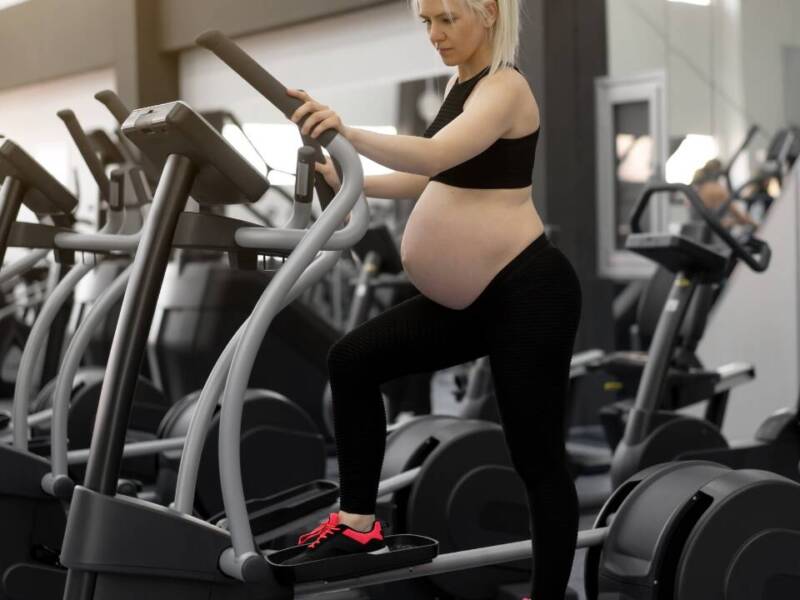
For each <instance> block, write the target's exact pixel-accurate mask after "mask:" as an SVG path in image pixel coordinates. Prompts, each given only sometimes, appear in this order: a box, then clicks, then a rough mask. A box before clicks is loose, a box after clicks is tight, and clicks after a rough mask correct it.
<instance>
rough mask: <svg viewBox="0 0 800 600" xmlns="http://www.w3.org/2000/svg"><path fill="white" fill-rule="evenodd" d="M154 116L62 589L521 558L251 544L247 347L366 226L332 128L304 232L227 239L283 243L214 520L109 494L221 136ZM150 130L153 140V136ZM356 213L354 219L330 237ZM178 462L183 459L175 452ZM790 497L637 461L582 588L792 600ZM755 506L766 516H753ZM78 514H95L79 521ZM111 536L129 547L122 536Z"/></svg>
mask: <svg viewBox="0 0 800 600" xmlns="http://www.w3.org/2000/svg"><path fill="white" fill-rule="evenodd" d="M198 41H199V43H200V44H201V45H203V46H205V47H208V48H211V49H213V51H214V52H215V53H217V54H218V55H219V56H221V57H222V58H223V59H224V60H225V61H226V62H227V63H228V64H230V65H231V66H233V67H234V68H235V69H236V70H237V71H238V72H239V73H240V74H242V75H243V76H244V77H245V78H246V79H247V80H248V81H250V82H251V83H253V85H254V86H255V87H256V88H257V89H258V90H259V91H261V92H262V93H264V94H265V95H266V96H267V97H268V98H269V99H270V100H271V101H272V102H273V103H274V104H276V105H277V106H279V107H280V108H281V110H282V111H283V112H284V113H285V114H287V115H290V114H292V113H293V111H294V109H296V107H297V106H298V102H297V101H296V100H294V99H290V98H289V97H288V96H287V95H286V92H285V88H283V86H281V85H280V84H279V83H278V82H276V81H275V80H274V79H273V78H271V76H269V75H268V74H267V73H265V72H264V71H263V70H262V69H261V68H260V67H259V66H258V65H257V64H256V63H255V62H254V61H252V59H250V58H249V57H248V56H247V55H245V54H244V53H243V52H242V51H241V50H240V49H239V48H238V47H236V46H235V45H234V44H233V43H232V42H230V41H229V40H227V39H226V38H224V36H222V34H220V33H218V32H214V33H210V34H205V35H204V36H201V38H200V39H199V40H198ZM154 123H159V127H158V128H157V135H158V138H159V139H160V143H162V144H164V145H165V148H168V149H167V150H166V152H168V153H169V154H170V157H169V159H168V162H167V170H166V173H165V178H164V180H163V181H162V184H161V186H160V188H159V191H158V192H157V194H156V201H155V206H154V211H153V214H155V215H158V216H159V217H160V218H155V219H151V220H149V221H148V224H147V225H146V235H145V243H144V244H143V247H142V248H141V250H140V252H139V253H138V254H137V257H136V261H135V267H134V268H135V271H136V272H137V277H134V279H133V281H132V285H131V287H130V288H129V289H128V292H127V294H126V296H127V297H126V300H125V302H124V304H123V310H122V315H121V318H120V328H119V330H118V332H117V336H116V339H115V344H114V348H115V355H117V356H118V357H119V358H118V359H117V356H115V361H112V366H114V368H112V369H110V372H109V377H108V378H107V380H106V385H107V387H106V389H105V390H104V394H103V398H104V403H103V408H104V410H103V411H101V419H100V421H101V422H100V423H99V424H98V432H99V433H98V436H97V438H96V441H95V444H94V445H93V448H92V460H91V461H90V469H89V473H88V477H87V482H86V487H79V488H77V489H76V492H75V495H74V498H73V506H72V510H71V512H70V515H69V523H68V528H67V534H66V538H65V546H64V550H63V552H62V555H61V560H62V562H63V563H64V564H65V565H67V566H68V567H69V568H70V574H69V576H68V581H67V588H66V592H65V596H64V597H65V598H66V599H67V600H88V599H90V598H97V599H101V598H108V599H111V598H113V599H114V600H132V599H133V598H137V599H138V598H141V597H142V596H147V597H148V598H151V599H153V600H161V599H167V598H169V599H170V600H188V599H190V598H196V597H209V598H214V599H215V600H222V599H230V600H234V599H235V600H242V599H244V598H249V599H251V600H252V599H263V600H267V599H269V600H284V599H289V598H293V597H294V596H295V594H313V593H320V592H325V593H329V592H335V591H339V590H345V589H358V588H360V587H364V586H367V585H375V584H378V583H383V582H389V581H398V580H403V579H412V578H417V577H423V576H431V575H442V574H444V573H451V572H454V571H463V570H468V569H473V568H476V567H482V566H487V565H491V564H498V563H506V562H509V561H514V560H522V559H526V558H530V555H531V543H530V541H529V540H525V541H521V542H516V543H511V544H504V545H500V546H493V547H488V548H478V549H475V550H470V551H465V552H459V553H452V554H443V555H441V556H437V554H438V549H437V543H436V541H435V540H433V539H430V538H427V537H424V536H415V535H409V534H404V535H396V536H389V537H388V538H387V543H388V546H389V549H390V551H389V552H386V553H383V554H379V555H358V556H348V557H341V558H334V559H329V560H322V561H314V562H311V563H307V564H305V565H302V566H300V567H295V568H289V567H285V566H282V562H283V561H285V560H286V559H288V558H290V557H292V556H295V555H296V554H297V553H299V552H301V551H303V550H304V547H302V546H298V547H295V548H289V549H287V550H285V551H282V552H278V553H273V554H270V555H269V556H266V555H265V554H264V553H262V552H261V550H260V549H259V548H258V547H257V546H256V544H255V541H254V537H253V531H252V528H251V522H250V517H251V516H255V515H249V514H248V509H247V505H246V502H245V498H244V493H243V489H242V482H241V471H240V467H241V462H240V457H239V455H238V444H237V443H236V440H237V438H238V432H239V428H240V419H241V416H242V400H243V397H244V394H245V390H246V386H247V383H246V381H247V377H246V375H247V374H248V373H249V371H250V370H251V369H252V367H253V361H254V357H255V354H256V353H255V350H254V344H255V348H257V343H256V342H258V340H259V339H260V338H261V337H262V336H263V335H264V333H265V331H266V329H267V328H268V324H269V320H270V319H271V318H272V317H273V316H274V314H275V313H276V312H277V311H278V310H279V309H280V306H281V305H282V304H283V303H284V302H285V300H286V298H287V296H289V297H292V296H293V295H294V294H296V293H298V292H299V291H302V289H303V287H305V286H307V285H308V281H309V277H311V275H310V273H313V271H314V267H315V265H317V264H318V261H319V260H320V259H319V258H317V259H316V260H315V259H314V257H315V256H316V255H317V253H318V252H319V251H320V250H323V249H326V250H328V251H331V248H341V247H343V246H346V245H351V244H352V242H353V238H357V237H358V236H359V235H361V234H362V233H363V231H364V229H365V228H366V224H367V220H368V216H367V209H366V206H365V202H363V197H362V194H361V192H362V189H361V182H362V181H363V177H362V173H361V168H360V162H359V160H358V157H357V155H356V153H355V152H354V151H353V149H352V147H351V146H349V145H348V144H347V143H346V142H345V141H344V140H343V139H342V138H341V137H340V136H337V135H335V134H334V133H333V132H326V134H323V136H321V140H322V141H323V143H324V144H325V145H326V146H327V148H328V149H329V151H330V152H331V155H332V156H333V158H334V159H335V160H337V161H338V162H339V163H340V164H341V165H342V168H343V171H344V177H343V181H342V188H341V190H340V192H339V194H338V195H337V198H336V199H335V200H334V202H332V204H331V206H330V207H329V210H328V211H326V213H325V214H323V216H322V218H321V219H320V220H319V221H317V223H316V224H315V226H314V227H313V228H312V229H311V230H310V231H309V232H308V233H307V234H305V235H304V234H303V233H302V232H300V231H285V232H274V231H269V230H264V231H258V230H255V229H251V230H249V231H248V230H245V231H240V232H239V233H238V235H237V237H236V240H237V243H238V244H240V245H241V246H243V247H247V248H251V249H252V248H260V249H261V250H262V251H264V252H278V251H290V250H291V249H294V250H293V251H291V252H290V255H289V258H288V260H287V261H286V263H285V265H284V266H283V268H282V269H281V271H279V273H278V275H276V277H275V278H274V279H273V281H272V282H271V283H270V285H269V286H268V289H267V291H266V292H265V296H264V297H262V300H261V301H260V302H259V305H258V306H257V309H256V311H255V312H254V314H253V315H252V316H251V317H250V319H249V320H248V325H247V326H246V327H245V328H244V330H243V331H242V333H241V337H240V338H239V339H238V340H235V343H234V344H233V346H234V348H233V349H232V350H231V360H230V363H229V364H230V369H229V374H228V378H227V384H228V385H227V389H226V391H225V397H224V400H223V411H222V423H221V429H220V472H221V476H222V477H223V480H224V485H223V490H224V502H225V508H226V521H225V523H224V525H225V527H224V528H223V527H221V526H219V525H217V526H214V525H210V524H208V523H206V522H203V521H200V520H198V519H196V518H194V517H192V516H191V515H189V514H186V513H185V512H184V511H181V510H180V509H178V508H177V506H176V509H175V510H164V509H159V508H157V507H153V506H152V505H150V504H148V503H146V502H142V501H140V500H134V499H127V498H123V497H117V498H114V497H113V496H112V493H113V491H112V490H111V489H110V486H109V477H110V476H112V475H113V474H114V472H115V471H116V469H117V465H118V459H117V458H116V457H117V455H118V453H119V449H120V447H121V440H120V439H119V430H120V424H121V423H123V422H124V417H125V415H126V414H127V413H128V412H129V411H130V397H129V392H128V391H126V384H125V381H126V379H127V378H129V377H130V375H129V374H128V373H129V372H128V371H127V370H126V369H125V368H124V363H128V362H131V363H132V362H135V361H136V360H138V359H140V358H141V353H142V344H141V343H140V342H141V340H137V339H136V338H137V332H136V321H137V316H138V317H145V316H147V313H148V312H151V311H152V310H153V304H154V301H155V299H154V293H153V290H152V286H151V285H150V284H149V283H148V282H149V281H150V279H151V276H152V275H154V274H156V272H157V271H159V270H161V269H163V268H164V264H165V261H164V260H163V258H159V257H161V256H162V251H163V248H164V247H165V245H166V242H167V241H168V238H169V237H170V236H171V234H172V232H173V231H174V227H175V221H176V219H177V214H178V212H179V211H180V209H181V207H182V205H183V203H184V202H185V200H186V198H187V196H188V193H189V189H190V188H191V185H192V183H193V181H194V176H195V173H197V171H198V170H199V168H200V165H203V164H208V163H207V161H208V157H209V156H219V155H220V154H219V151H220V145H219V140H217V139H215V138H214V137H213V136H211V135H209V133H208V131H206V130H202V129H201V130H200V131H194V129H195V126H196V127H202V123H201V122H199V121H197V120H196V119H194V118H193V117H192V116H191V113H188V112H187V109H186V108H185V107H184V105H180V104H179V105H177V106H176V105H166V106H161V107H151V108H149V109H142V110H141V111H137V112H135V113H134V114H133V115H132V116H131V119H130V120H129V121H128V122H127V123H126V129H129V130H130V131H131V132H132V133H133V132H134V131H135V130H139V132H140V133H142V135H144V132H145V131H149V132H152V131H153V127H152V125H153V124H154ZM148 137H149V139H150V140H153V139H154V138H153V134H152V133H150V134H149V136H148ZM187 138H188V139H191V140H195V141H197V142H202V143H200V144H192V145H187V144H182V143H181V140H182V139H184V140H185V139H187ZM151 143H156V142H155V141H153V142H151ZM245 164H246V163H245V162H244V161H243V160H242V159H240V160H239V161H238V162H237V161H236V160H235V157H234V156H233V155H231V156H229V160H227V161H225V162H223V163H222V168H223V169H224V171H223V172H225V173H226V174H228V175H229V176H231V177H233V179H232V181H233V182H238V183H239V185H240V186H241V187H240V189H247V186H248V181H249V172H248V171H247V170H246V167H245ZM359 199H361V202H358V201H359ZM354 208H355V210H354V211H353V213H352V217H351V220H350V222H349V223H348V224H347V226H346V227H345V228H343V229H342V230H341V231H338V232H337V231H336V228H337V227H338V226H339V224H340V223H341V222H342V220H343V219H344V217H345V216H346V215H347V213H348V212H350V210H351V209H354ZM278 233H281V234H283V235H277V234H278ZM655 237H656V238H657V237H658V236H655ZM639 241H640V242H641V243H642V244H647V243H648V242H651V243H656V241H657V240H656V239H654V237H653V236H645V235H643V236H642V237H641V238H640V240H639ZM678 248H679V250H678V252H679V253H680V254H681V255H683V253H687V254H688V255H689V256H692V255H693V251H692V249H691V247H687V246H685V245H683V244H679V246H678ZM309 269H310V270H309ZM138 337H139V338H140V337H141V335H139V336H138ZM242 375H244V377H242ZM198 431H200V430H198ZM187 445H188V444H187ZM187 456H188V455H187V454H186V453H185V454H184V460H186V459H187ZM306 500H307V498H304V497H298V498H296V500H295V501H294V502H291V500H290V499H287V498H285V497H284V498H281V499H280V503H279V504H280V510H278V511H276V513H275V514H274V515H273V516H275V521H281V520H282V522H284V523H291V522H296V521H298V516H302V515H303V514H307V510H306V509H308V508H309V507H308V505H307V502H306ZM798 502H800V485H797V484H796V483H794V482H792V481H789V480H787V479H785V478H783V477H780V476H778V475H775V474H771V473H764V472H759V471H731V470H729V469H727V468H726V467H723V466H719V465H714V464H710V463H705V462H688V463H673V464H666V465H660V466H657V467H653V468H652V469H649V470H647V471H644V472H642V473H640V474H638V475H636V476H634V477H632V478H631V479H629V480H628V481H626V482H625V484H624V485H623V486H621V487H620V489H619V490H618V491H617V493H616V494H615V496H614V497H613V499H612V501H611V502H610V503H609V504H608V505H607V507H606V508H607V510H606V511H605V517H604V519H605V523H604V525H603V527H602V528H599V529H594V530H590V531H585V532H581V533H580V535H579V538H578V546H579V547H587V546H591V547H598V546H600V545H602V544H603V542H604V541H605V542H606V547H605V548H604V550H603V551H602V552H601V554H600V557H599V567H598V569H596V570H595V571H593V573H591V574H590V579H589V586H591V587H590V589H589V590H588V591H589V592H590V597H591V598H593V599H594V598H609V597H611V598H613V597H627V598H630V599H634V600H639V599H645V598H651V599H653V598H657V597H659V594H661V590H662V589H666V590H673V591H674V595H676V596H677V597H679V598H681V600H700V599H703V600H706V599H707V598H722V599H724V600H740V599H741V600H744V599H745V598H747V599H748V600H750V599H752V598H753V597H754V596H755V597H758V596H759V595H762V596H763V594H765V593H767V594H773V595H772V596H770V597H776V594H778V593H783V594H785V597H786V598H789V597H790V596H789V595H788V594H792V593H793V594H795V595H794V596H791V597H796V594H797V591H798V590H800V566H798V565H797V561H796V560H795V557H796V555H797V554H798V553H800V514H798V511H797V509H796V507H797V503H798ZM765 505H766V506H768V507H769V510H760V511H756V510H754V508H755V507H758V506H761V507H763V506H765ZM288 509H291V510H288ZM262 516H263V515H262ZM612 517H613V518H612ZM87 523H90V524H91V526H90V530H89V531H87V528H86V524H87ZM643 534H646V535H643ZM120 539H124V540H126V541H130V543H127V544H124V545H121V544H119V540H120ZM710 554H712V555H713V556H709V555H710ZM632 556H633V557H635V559H634V560H632V559H631V557H632ZM662 597H663V596H662Z"/></svg>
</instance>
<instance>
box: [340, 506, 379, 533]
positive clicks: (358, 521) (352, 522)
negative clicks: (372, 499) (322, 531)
mask: <svg viewBox="0 0 800 600" xmlns="http://www.w3.org/2000/svg"><path fill="white" fill-rule="evenodd" d="M339 523H341V524H342V525H347V526H348V527H350V528H351V529H355V530H356V531H361V532H364V533H366V532H368V531H372V526H373V525H374V524H375V515H359V514H355V513H348V512H345V511H343V510H340V511H339Z"/></svg>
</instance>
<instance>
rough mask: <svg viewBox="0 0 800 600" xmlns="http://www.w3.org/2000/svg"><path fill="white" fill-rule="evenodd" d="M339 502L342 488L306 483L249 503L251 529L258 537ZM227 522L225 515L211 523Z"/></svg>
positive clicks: (319, 483)
mask: <svg viewBox="0 0 800 600" xmlns="http://www.w3.org/2000/svg"><path fill="white" fill-rule="evenodd" d="M338 499H339V486H338V485H336V484H335V483H333V482H332V481H327V480H325V479H318V480H316V481H312V482H310V483H304V484H302V485H298V486H295V487H293V488H289V489H288V490H284V491H282V492H278V493H277V494H273V495H271V496H266V497H265V498H255V499H251V500H248V501H247V514H248V516H249V519H250V527H251V528H252V529H253V533H254V534H255V535H256V536H258V535H260V534H262V533H266V532H269V531H272V530H274V529H277V528H278V527H281V526H283V525H286V524H287V523H291V522H293V521H296V520H297V519H301V518H303V517H305V516H307V515H310V514H314V513H315V512H318V511H320V510H323V509H325V508H327V507H329V506H332V505H333V504H334V503H335V502H336V501H337V500H338ZM224 519H225V513H224V512H222V513H219V514H217V515H214V516H213V517H211V518H210V519H209V522H211V523H218V524H219V523H220V522H221V521H223V520H224Z"/></svg>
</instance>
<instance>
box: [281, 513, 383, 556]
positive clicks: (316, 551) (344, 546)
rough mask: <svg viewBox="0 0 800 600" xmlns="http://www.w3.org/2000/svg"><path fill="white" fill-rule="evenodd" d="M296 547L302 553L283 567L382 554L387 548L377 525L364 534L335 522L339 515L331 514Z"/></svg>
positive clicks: (305, 535) (379, 524) (302, 538)
mask: <svg viewBox="0 0 800 600" xmlns="http://www.w3.org/2000/svg"><path fill="white" fill-rule="evenodd" d="M297 543H298V545H305V546H306V549H305V550H304V551H303V552H301V553H300V554H298V555H297V556H295V557H293V558H290V559H289V560H287V561H286V562H284V563H283V564H284V565H285V566H289V567H293V566H297V565H299V564H302V563H306V562H310V561H312V560H324V559H327V558H336V557H339V556H347V555H349V554H383V553H384V552H388V551H389V548H388V547H387V546H386V542H385V541H384V539H383V531H382V528H381V523H380V521H375V523H374V524H373V526H372V529H371V530H370V531H368V532H363V531H356V530H355V529H353V528H351V527H348V526H347V525H344V524H343V523H340V522H339V514H338V513H331V515H330V517H328V520H327V521H325V522H324V523H323V524H322V525H320V526H319V527H317V528H316V529H314V530H312V531H309V532H308V533H306V534H303V535H301V536H300V539H299V540H297Z"/></svg>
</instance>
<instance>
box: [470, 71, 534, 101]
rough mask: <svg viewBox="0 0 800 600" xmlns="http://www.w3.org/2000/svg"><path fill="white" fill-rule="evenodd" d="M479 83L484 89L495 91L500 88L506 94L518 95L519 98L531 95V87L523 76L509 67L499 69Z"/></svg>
mask: <svg viewBox="0 0 800 600" xmlns="http://www.w3.org/2000/svg"><path fill="white" fill-rule="evenodd" d="M481 83H483V84H484V85H485V86H486V87H492V88H495V89H497V88H499V87H502V88H503V89H504V91H505V92H506V93H513V94H519V95H520V96H523V95H524V96H527V95H529V94H531V86H530V84H529V83H528V80H527V79H526V78H525V75H523V74H522V73H521V72H520V71H518V70H517V69H516V68H515V67H511V66H505V67H500V68H499V69H498V70H497V71H495V72H494V73H491V74H489V75H486V77H484V78H483V81H482V82H481Z"/></svg>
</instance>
